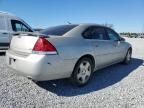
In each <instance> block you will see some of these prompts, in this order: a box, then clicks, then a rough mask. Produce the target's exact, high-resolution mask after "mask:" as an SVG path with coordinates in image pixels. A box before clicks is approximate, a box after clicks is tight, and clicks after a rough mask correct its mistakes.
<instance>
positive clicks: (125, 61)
mask: <svg viewBox="0 0 144 108" xmlns="http://www.w3.org/2000/svg"><path fill="white" fill-rule="evenodd" d="M131 56H132V50H131V49H129V50H128V51H127V54H126V57H125V59H124V61H123V62H122V63H123V64H129V63H130V61H131Z"/></svg>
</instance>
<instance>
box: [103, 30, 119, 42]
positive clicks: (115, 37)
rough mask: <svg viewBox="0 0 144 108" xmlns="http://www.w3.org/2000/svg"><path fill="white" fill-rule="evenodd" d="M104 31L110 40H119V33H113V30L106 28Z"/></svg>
mask: <svg viewBox="0 0 144 108" xmlns="http://www.w3.org/2000/svg"><path fill="white" fill-rule="evenodd" d="M106 31H107V34H108V37H109V39H110V40H114V41H117V40H120V37H119V35H118V34H117V33H115V32H114V31H113V30H111V29H107V30H106Z"/></svg>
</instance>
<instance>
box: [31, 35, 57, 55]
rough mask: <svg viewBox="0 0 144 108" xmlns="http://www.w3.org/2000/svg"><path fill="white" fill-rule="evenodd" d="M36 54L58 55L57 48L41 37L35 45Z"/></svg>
mask: <svg viewBox="0 0 144 108" xmlns="http://www.w3.org/2000/svg"><path fill="white" fill-rule="evenodd" d="M33 52H34V53H45V54H57V50H56V48H55V47H54V46H53V45H52V44H51V43H50V42H49V41H48V40H46V39H45V38H44V37H40V38H39V39H38V40H37V42H36V43H35V45H34V48H33Z"/></svg>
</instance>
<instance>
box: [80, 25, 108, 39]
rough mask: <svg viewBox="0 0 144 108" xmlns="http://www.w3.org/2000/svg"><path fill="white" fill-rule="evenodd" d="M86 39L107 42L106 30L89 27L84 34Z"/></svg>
mask: <svg viewBox="0 0 144 108" xmlns="http://www.w3.org/2000/svg"><path fill="white" fill-rule="evenodd" d="M83 37H84V38H85V39H98V40H107V37H106V32H105V29H104V28H102V27H89V28H88V29H87V30H86V31H84V33H83Z"/></svg>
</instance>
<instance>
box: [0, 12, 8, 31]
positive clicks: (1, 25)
mask: <svg viewBox="0 0 144 108" xmlns="http://www.w3.org/2000/svg"><path fill="white" fill-rule="evenodd" d="M6 29H7V24H6V19H5V16H2V15H0V30H6Z"/></svg>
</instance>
